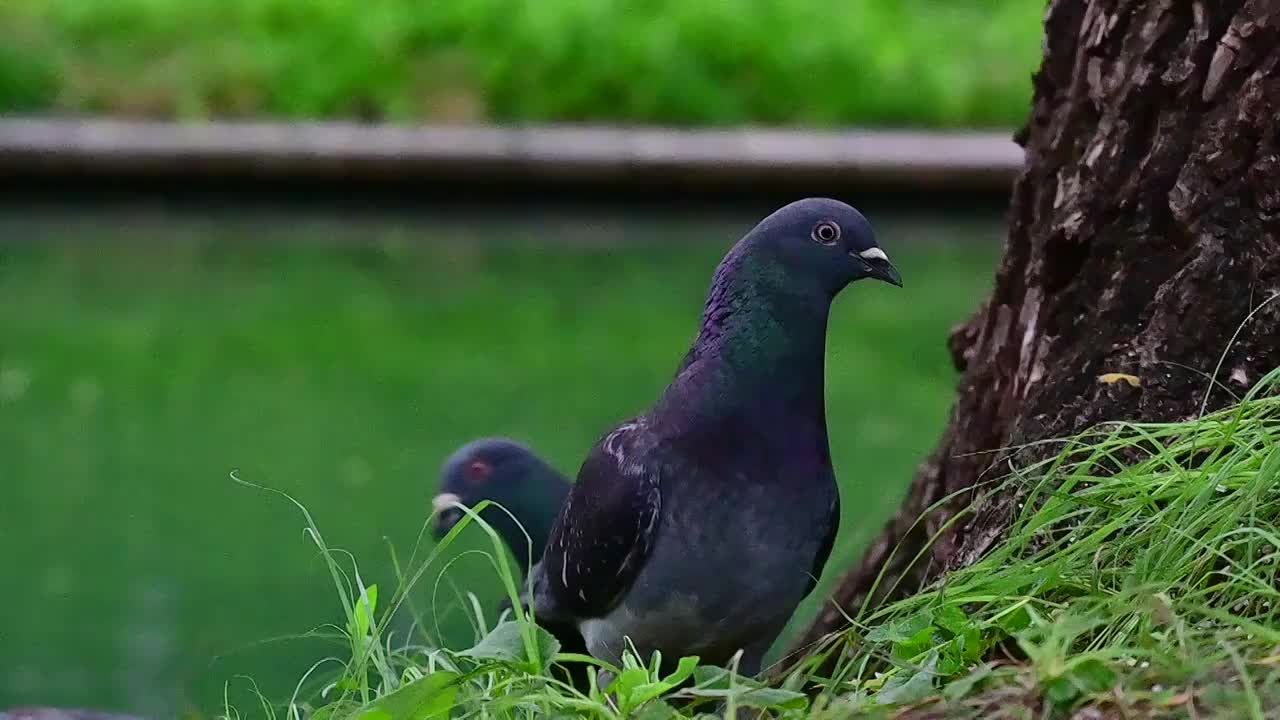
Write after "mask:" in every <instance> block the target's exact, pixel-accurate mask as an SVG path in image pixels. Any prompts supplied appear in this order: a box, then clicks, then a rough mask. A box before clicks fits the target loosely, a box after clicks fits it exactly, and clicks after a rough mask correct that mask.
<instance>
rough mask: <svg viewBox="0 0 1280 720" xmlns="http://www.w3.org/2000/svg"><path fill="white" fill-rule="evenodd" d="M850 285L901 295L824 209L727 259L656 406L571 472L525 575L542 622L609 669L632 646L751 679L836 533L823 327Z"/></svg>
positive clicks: (865, 226)
mask: <svg viewBox="0 0 1280 720" xmlns="http://www.w3.org/2000/svg"><path fill="white" fill-rule="evenodd" d="M863 278H873V279H876V280H881V281H884V282H887V283H890V284H893V285H896V286H898V287H901V286H902V277H901V275H900V274H899V273H898V270H897V268H895V267H894V266H893V264H892V263H890V262H889V258H888V257H887V256H886V255H885V252H884V251H883V250H882V249H881V248H880V247H879V246H878V245H877V244H876V240H875V235H874V232H873V231H872V228H871V225H870V223H869V222H868V221H867V219H866V218H865V217H863V215H862V214H861V213H860V212H858V211H857V210H856V209H854V208H853V207H850V206H849V205H846V204H845V203H842V202H839V201H836V200H831V199H824V198H810V199H806V200H800V201H797V202H794V203H791V204H790V205H787V206H785V207H783V208H781V209H779V210H777V211H776V212H774V213H773V214H772V215H770V216H768V217H767V218H765V219H764V220H762V221H761V222H760V223H759V224H758V225H756V226H755V227H754V228H753V229H752V230H751V231H750V232H748V233H747V234H746V235H745V236H744V237H743V238H742V239H741V240H739V241H738V242H737V244H735V245H734V246H733V248H732V249H731V250H730V251H729V252H728V254H727V255H726V256H725V257H724V259H723V260H722V261H721V263H720V265H719V267H718V268H717V269H716V272H715V277H714V279H713V282H712V285H711V289H710V292H709V293H708V296H707V300H706V305H705V309H704V311H703V315H702V325H701V329H700V330H699V332H698V335H697V338H696V339H695V340H694V343H693V346H692V347H691V348H690V349H689V351H688V352H687V353H686V354H685V356H684V359H683V361H682V362H681V363H680V365H679V367H678V369H677V372H676V375H675V377H674V378H673V379H672V381H671V382H670V384H669V385H668V386H667V388H666V390H665V391H664V392H663V393H662V394H661V396H660V397H659V398H658V400H657V402H656V403H655V404H654V405H653V406H652V407H651V408H650V409H649V410H648V412H646V413H644V414H642V415H639V416H637V417H634V418H632V419H630V420H627V421H626V422H624V423H622V424H621V425H619V426H618V427H617V428H615V429H614V430H612V431H611V432H609V433H607V434H606V435H604V436H603V437H602V438H601V439H600V441H599V442H598V443H597V444H596V445H595V446H594V447H593V448H592V449H591V451H590V452H589V453H588V455H587V457H586V460H585V461H583V463H582V466H581V469H580V470H579V472H578V480H577V482H576V483H575V484H574V485H573V487H572V489H571V490H570V491H569V495H568V497H567V498H566V499H565V502H564V504H563V505H562V506H561V508H560V512H559V515H558V516H557V518H556V521H555V524H554V526H553V527H552V529H551V534H550V537H549V539H548V541H547V544H546V548H545V550H544V552H543V556H542V560H541V562H540V563H539V564H538V566H537V567H536V568H535V569H534V577H533V582H532V594H533V606H534V608H535V610H536V612H537V614H538V616H539V617H544V618H553V619H555V620H556V621H559V622H565V623H573V624H575V625H576V626H577V627H578V629H579V630H580V631H581V633H582V636H583V638H584V640H585V641H586V645H587V648H588V650H589V651H590V653H591V654H592V655H593V656H594V657H596V658H597V659H600V660H603V661H606V662H610V663H613V664H615V665H617V664H618V663H619V662H620V660H621V657H622V655H623V652H624V649H625V648H626V647H627V643H628V641H629V642H630V643H632V644H633V645H634V648H635V650H636V651H637V652H638V653H639V656H640V658H641V660H642V661H647V660H648V658H649V657H650V656H651V654H652V653H653V652H654V651H660V652H661V653H662V656H663V661H664V663H671V662H673V661H674V660H676V659H679V658H681V657H685V656H697V657H698V658H699V659H700V660H701V661H702V662H703V663H708V664H712V665H717V666H720V667H735V668H736V670H737V672H738V673H739V674H741V675H745V676H755V675H757V674H759V672H760V670H761V664H762V662H763V658H764V655H765V653H766V651H767V650H768V649H769V647H770V646H771V645H772V644H773V643H774V641H775V640H776V639H777V637H778V635H779V634H780V633H781V632H782V629H783V626H784V625H785V624H786V623H787V621H788V620H789V618H790V617H791V614H792V613H793V612H794V611H795V608H796V606H797V605H798V604H799V603H800V601H801V600H802V599H803V598H804V597H805V596H806V595H808V594H809V593H810V592H811V591H812V590H813V588H814V586H815V585H816V584H817V578H818V576H819V575H821V573H822V569H823V566H824V565H825V564H826V561H827V558H828V556H829V555H830V553H831V547H832V544H833V543H834V541H835V536H836V531H837V529H838V526H839V517H840V496H839V491H838V488H837V485H836V479H835V473H834V470H833V468H832V466H831V452H830V447H829V444H828V439H827V427H826V409H825V400H824V390H825V388H824V364H825V354H826V334H827V320H828V316H829V314H830V310H831V303H832V301H833V300H834V299H835V297H836V295H837V294H838V293H840V291H841V290H843V289H844V288H845V287H846V286H847V285H848V284H849V283H851V282H853V281H856V280H860V279H863ZM739 653H740V654H739ZM735 657H736V661H737V664H736V666H734V665H732V663H733V661H734V660H735ZM601 681H602V682H607V681H608V678H607V674H602V675H601Z"/></svg>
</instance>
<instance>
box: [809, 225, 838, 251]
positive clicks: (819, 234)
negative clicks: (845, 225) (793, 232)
mask: <svg viewBox="0 0 1280 720" xmlns="http://www.w3.org/2000/svg"><path fill="white" fill-rule="evenodd" d="M839 239H840V226H839V225H837V224H835V223H833V222H831V221H830V220H823V221H822V222H820V223H818V224H817V225H814V226H813V241H814V242H816V243H821V244H823V245H834V244H835V242H836V241H837V240H839Z"/></svg>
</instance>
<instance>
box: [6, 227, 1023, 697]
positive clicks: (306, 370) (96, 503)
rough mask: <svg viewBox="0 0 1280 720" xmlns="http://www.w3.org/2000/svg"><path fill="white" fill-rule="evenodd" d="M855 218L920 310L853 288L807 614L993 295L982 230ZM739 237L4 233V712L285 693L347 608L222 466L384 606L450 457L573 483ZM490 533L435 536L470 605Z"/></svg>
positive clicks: (837, 324) (855, 539)
mask: <svg viewBox="0 0 1280 720" xmlns="http://www.w3.org/2000/svg"><path fill="white" fill-rule="evenodd" d="M868 212H869V214H870V217H871V218H872V220H873V221H874V222H876V224H877V228H878V230H879V231H880V234H881V237H882V239H883V242H884V243H885V246H886V248H888V249H889V250H890V252H891V253H892V255H893V257H894V260H895V262H896V263H897V264H898V265H899V267H900V268H901V269H902V271H903V274H904V275H905V276H906V278H907V283H908V289H907V290H902V291H899V290H897V289H895V288H890V287H888V286H884V285H877V286H870V285H868V286H859V287H856V288H854V289H852V290H851V291H850V292H849V293H847V294H846V295H845V296H844V297H842V298H841V299H840V301H839V302H838V303H837V307H836V308H835V311H834V314H833V318H832V325H831V333H830V346H829V353H828V404H827V406H828V413H829V416H830V417H829V424H830V428H831V436H832V438H833V453H834V461H835V465H836V468H837V474H838V477H839V478H840V481H841V488H842V492H843V493H844V497H845V498H846V501H847V502H846V503H845V506H844V507H845V513H846V514H845V515H844V517H843V519H842V524H841V534H840V537H839V541H838V543H837V547H836V549H835V552H834V554H833V559H832V567H833V568H835V569H836V571H835V572H833V573H828V575H827V577H824V578H823V581H822V582H823V585H822V586H821V587H822V589H823V590H824V591H826V590H829V589H830V586H831V583H832V582H833V581H834V580H835V576H836V575H838V568H840V567H842V566H844V565H847V564H848V563H849V562H851V560H852V558H853V557H854V556H856V554H857V553H858V552H859V549H860V547H861V546H862V544H863V543H864V542H865V541H866V540H867V539H868V538H869V537H871V536H872V535H873V534H874V533H875V532H876V531H877V530H878V528H879V526H880V523H881V522H882V521H883V519H884V518H885V517H886V515H887V513H889V512H891V511H892V509H893V507H894V506H895V505H896V504H897V502H898V500H899V499H900V497H901V493H902V492H903V491H904V490H905V483H906V482H907V481H908V480H909V478H910V477H911V474H912V471H913V468H914V466H915V464H916V463H917V462H918V459H919V458H920V457H922V456H923V455H924V454H925V453H926V452H928V450H929V449H930V447H931V446H932V443H933V442H934V438H935V437H936V434H937V432H938V431H940V430H941V428H942V426H943V423H944V422H945V418H946V411H947V405H948V399H949V397H950V394H951V392H952V388H953V384H954V371H953V369H952V368H951V366H950V363H949V360H948V359H947V357H946V351H945V348H944V345H943V343H942V338H944V337H945V334H946V332H947V331H948V329H949V327H950V326H951V325H952V324H954V323H956V322H958V321H960V320H962V319H964V318H965V316H966V315H967V314H968V313H969V312H970V311H971V310H972V308H973V307H975V306H976V304H977V302H978V300H979V299H980V298H981V297H982V296H983V295H984V294H985V291H986V286H987V284H988V283H989V281H990V277H991V267H992V266H993V263H994V260H995V257H996V256H997V253H998V247H997V246H996V245H995V244H994V242H992V241H994V240H995V239H996V238H998V237H999V234H1000V232H1001V226H1000V222H999V219H998V217H993V218H991V219H990V220H989V221H983V222H981V223H977V224H975V225H967V224H966V223H965V222H964V221H962V220H960V219H956V218H948V219H947V221H946V222H942V223H920V222H918V221H916V220H914V219H911V220H908V219H904V218H903V217H902V216H900V215H894V214H892V213H890V214H888V215H887V216H886V215H885V214H884V213H881V212H876V211H875V210H874V209H871V210H869V211H868ZM755 216H756V211H755V210H754V209H749V210H745V211H741V212H737V211H735V212H734V213H728V214H726V215H725V216H712V217H711V218H710V219H707V218H705V217H703V218H702V219H695V220H687V219H680V218H678V217H668V218H665V219H651V218H648V217H637V218H631V219H626V218H623V219H619V218H616V217H612V216H606V217H601V216H599V215H594V214H587V215H583V216H573V217H570V218H567V219H565V218H560V217H558V216H553V217H541V218H539V217H534V218H530V217H527V216H525V215H521V216H518V217H508V218H504V217H502V216H501V213H495V212H487V213H485V214H483V215H477V214H474V213H467V214H466V216H465V218H463V219H462V220H451V219H449V218H447V217H434V218H429V219H427V220H424V221H419V220H416V219H409V220H406V219H402V218H378V219H374V220H370V221H355V222H331V221H327V220H324V219H323V218H322V217H319V218H318V215H317V214H307V215H303V216H294V215H287V216H283V217H276V216H270V215H262V214H252V213H249V214H243V213H241V214H237V215H236V216H235V217H234V218H233V217H228V216H221V217H219V216H213V217H212V218H210V217H209V216H207V215H205V214H203V213H201V214H191V215H178V216H173V215H167V214H166V213H164V212H163V211H159V210H153V209H147V210H144V211H142V212H140V213H137V212H135V213H123V212H121V213H107V214H93V213H90V214H86V215H82V216H81V215H76V214H74V213H70V212H68V210H67V209H66V208H61V209H59V211H58V214H57V215H56V216H53V217H48V218H44V217H42V216H41V213H40V211H39V210H38V209H36V208H23V209H22V210H21V212H20V214H19V215H3V214H0V238H3V239H4V241H5V242H3V243H0V247H2V249H0V328H2V329H3V333H2V334H3V341H2V342H0V471H2V472H3V475H4V482H3V486H4V490H3V495H4V499H3V501H0V538H2V539H3V542H4V544H5V547H6V553H7V557H8V558H9V560H8V561H7V564H6V577H9V578H12V579H13V585H12V587H14V588H20V589H18V590H15V591H14V592H11V593H8V594H7V595H6V598H5V608H6V612H5V613H3V614H0V647H4V648H5V652H4V654H3V657H0V707H6V706H15V705H23V704H30V703H54V704H59V705H63V706H86V705H87V706H92V707H98V708H102V709H119V710H129V711H132V712H135V713H138V714H141V715H144V716H149V717H172V716H174V715H175V714H177V713H178V712H179V711H181V710H183V709H195V710H208V709H210V708H214V707H219V706H220V705H221V696H222V682H223V681H224V680H225V679H226V678H228V677H232V676H235V675H241V674H243V675H248V676H251V677H253V678H254V679H255V681H256V682H258V683H259V685H260V686H261V689H262V691H263V693H264V694H266V695H267V696H268V697H271V698H273V699H275V698H281V697H286V698H287V697H288V695H289V691H290V689H291V688H292V687H293V684H294V682H295V680H296V677H297V676H298V675H299V674H301V673H302V672H303V671H304V670H305V669H306V668H307V667H308V666H309V665H310V664H311V662H313V660H314V659H315V658H316V657H318V656H320V655H321V654H322V653H324V652H326V651H327V650H326V646H325V645H324V643H323V642H322V641H320V640H318V639H308V640H300V641H290V642H273V641H271V640H272V639H273V638H280V637H284V636H291V635H295V634H297V633H299V632H303V631H305V630H307V629H309V628H312V627H316V626H319V625H322V624H324V623H326V622H329V621H331V620H332V618H333V617H335V615H336V613H337V612H339V611H340V604H339V603H338V601H337V600H336V599H335V598H334V597H333V596H332V594H331V593H327V592H324V591H323V586H322V582H321V581H322V580H323V578H324V577H326V576H327V571H326V569H325V565H324V564H323V562H322V561H321V560H320V559H318V558H317V556H316V553H315V552H314V549H311V548H308V546H306V545H305V544H303V543H300V542H298V534H297V531H298V523H297V522H296V517H295V515H294V514H293V511H292V510H291V509H290V508H289V507H287V506H283V505H278V504H275V503H264V502H263V501H262V498H260V497H258V496H256V495H254V494H253V493H248V492H245V491H244V490H243V489H242V488H240V487H238V486H236V485H235V484H234V483H232V482H230V481H229V480H228V479H227V477H228V473H229V472H230V471H231V470H233V469H237V470H239V473H240V477H242V478H243V479H245V480H248V481H252V482H257V483H261V484H265V485H270V486H272V487H276V488H280V489H282V490H285V491H287V492H289V493H290V494H292V495H294V496H296V497H298V498H299V499H301V500H303V501H304V502H305V503H306V504H307V506H308V508H310V510H311V512H312V513H314V515H315V517H316V519H317V521H318V523H319V524H320V525H321V526H322V527H323V528H324V530H325V533H326V536H328V537H329V538H331V539H332V541H333V542H334V543H335V544H340V545H341V546H342V547H344V548H346V549H347V550H349V551H350V552H352V553H353V554H354V555H355V556H356V557H359V558H361V559H362V561H363V563H362V570H363V573H364V578H365V580H366V582H368V583H370V584H377V585H379V586H380V587H381V588H383V589H384V591H385V592H384V596H383V598H382V600H381V601H380V604H381V606H382V607H383V608H384V609H385V608H386V607H387V606H388V602H389V600H388V598H389V597H390V594H391V593H390V590H391V589H392V588H394V587H396V586H397V582H396V573H395V568H394V566H393V564H392V562H391V561H390V559H389V556H388V551H387V547H388V545H390V546H391V547H394V548H397V549H399V550H402V551H403V550H404V549H405V548H408V547H411V546H412V544H413V542H414V540H415V538H416V536H417V532H418V528H419V527H420V526H421V524H422V521H423V518H424V517H425V515H426V514H427V513H428V512H429V502H430V498H431V496H432V495H433V494H434V491H435V489H436V483H437V482H438V479H437V472H438V468H439V465H440V463H441V462H442V461H443V459H444V457H445V456H446V455H447V454H448V453H449V452H450V451H451V450H453V449H454V448H456V447H457V446H458V445H460V444H461V443H463V442H465V441H467V440H469V439H472V438H474V437H476V436H479V435H488V434H501V435H509V436H513V437H516V438H519V439H522V440H524V441H527V442H528V443H530V444H531V445H532V446H534V447H536V448H537V449H538V450H539V451H540V452H542V453H543V454H544V455H545V456H546V457H547V458H549V459H550V461H551V462H552V463H554V464H555V465H556V466H557V467H560V468H562V469H564V470H565V471H567V472H572V471H573V470H574V469H575V466H576V464H577V463H579V462H580V461H581V457H582V453H583V452H584V449H585V448H587V447H589V446H590V444H591V443H592V442H594V441H595V440H596V439H597V437H598V434H599V433H600V431H601V428H605V427H608V426H610V425H611V424H613V423H616V422H617V421H618V420H619V419H621V418H624V417H627V416H628V414H629V413H634V412H635V411H636V410H638V409H640V408H643V407H645V406H646V405H647V404H648V403H650V402H652V399H653V397H655V396H656V394H657V393H658V392H659V391H660V389H661V388H662V387H663V386H664V385H665V383H666V382H667V380H668V379H669V377H670V373H671V372H672V371H673V368H674V365H675V363H676V362H677V361H678V358H679V355H680V352H681V351H682V349H683V348H684V347H686V346H687V344H688V342H689V341H690V340H691V339H692V336H693V333H694V331H695V329H696V323H697V315H698V312H699V309H700V307H701V303H702V300H703V296H704V293H705V292H706V288H707V284H708V282H709V278H710V275H711V271H712V268H713V267H714V266H715V263H716V262H717V260H718V258H719V257H720V255H721V253H722V252H723V251H724V248H725V247H726V246H727V243H728V242H729V240H730V238H732V237H734V236H735V235H736V234H738V233H740V232H741V231H742V230H743V229H745V227H747V226H748V225H749V224H750V222H752V220H753V219H754V217H755ZM637 338H642V339H643V341H642V342H638V341H637ZM869 377H872V378H875V382H872V383H869V382H867V378H869ZM886 396H891V397H893V398H894V399H893V402H891V403H886V402H884V401H883V398H884V397H886ZM481 540H482V536H479V534H478V533H474V532H471V533H464V534H463V535H462V536H460V537H459V538H457V539H456V540H455V542H454V543H453V545H452V546H451V550H452V551H455V552H456V554H457V555H459V556H460V557H456V556H455V555H453V554H451V555H450V557H449V558H448V560H449V561H450V562H452V563H453V564H452V566H451V571H450V573H449V577H450V579H451V580H452V582H454V583H456V584H457V585H458V586H460V587H466V588H468V589H471V590H474V591H475V592H476V594H477V595H478V597H479V598H480V601H481V603H482V606H483V607H484V608H485V609H486V610H487V609H490V608H492V607H493V602H494V601H495V599H496V597H497V596H498V595H499V594H500V593H501V592H502V588H501V584H500V582H499V581H498V580H497V579H496V577H495V575H494V573H493V571H492V570H491V568H490V566H489V564H488V562H487V561H485V560H484V559H483V558H480V557H479V556H477V555H476V554H475V553H474V552H471V551H474V550H477V549H483V548H484V547H485V546H484V544H483V543H482V541H481ZM423 592H424V593H425V595H426V597H416V598H415V599H414V601H415V603H416V604H417V605H418V607H419V608H420V609H421V610H422V611H423V612H431V613H434V614H437V615H438V616H439V622H440V625H441V633H442V635H443V640H444V641H445V644H447V645H448V646H449V647H467V646H469V645H470V644H471V643H472V642H474V631H473V629H472V625H471V621H470V620H469V619H468V618H469V616H471V615H472V614H473V613H471V612H470V610H469V608H470V606H469V604H468V603H461V602H459V601H458V600H457V599H456V598H455V596H454V595H453V594H452V593H451V592H447V591H445V590H442V592H441V593H440V594H439V595H438V597H436V598H435V599H436V600H438V603H435V602H433V598H432V593H431V589H430V587H429V586H428V587H425V588H423ZM815 602H816V601H815ZM813 612H815V605H814V603H809V604H807V605H806V606H805V607H804V608H803V609H802V611H801V613H800V614H799V615H798V617H797V620H796V623H797V625H803V623H804V622H805V621H806V619H807V617H809V616H811V615H812V614H813ZM490 620H491V619H490ZM397 630H398V631H402V630H403V629H402V628H397ZM397 636H398V637H403V635H402V634H398V635H397ZM241 689H242V686H240V685H236V686H234V689H233V694H234V692H238V691H239V690H241ZM233 699H234V698H233ZM237 704H241V703H240V702H239V701H237Z"/></svg>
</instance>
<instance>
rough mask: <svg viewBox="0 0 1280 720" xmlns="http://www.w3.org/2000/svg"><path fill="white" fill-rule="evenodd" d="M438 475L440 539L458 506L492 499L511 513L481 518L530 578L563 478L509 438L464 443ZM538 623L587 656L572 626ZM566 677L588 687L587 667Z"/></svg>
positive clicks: (491, 511) (435, 506) (492, 511)
mask: <svg viewBox="0 0 1280 720" xmlns="http://www.w3.org/2000/svg"><path fill="white" fill-rule="evenodd" d="M440 474H441V482H440V493H439V494H438V495H436V496H435V498H433V499H432V501H431V506H432V510H433V511H434V512H435V524H434V525H433V526H432V534H433V535H434V536H435V538H436V540H440V539H442V538H443V537H444V536H445V535H447V534H449V531H450V530H452V529H453V528H454V526H456V525H457V524H458V522H459V521H461V520H462V518H463V513H462V510H460V509H458V507H457V506H456V505H463V506H466V507H469V508H474V507H475V506H476V505H479V504H480V503H481V502H483V501H485V500H490V501H492V502H494V503H497V504H499V505H501V506H502V508H505V509H506V511H507V512H504V511H503V509H502V508H496V507H490V508H487V509H485V510H484V511H482V512H481V514H480V516H481V517H482V518H483V519H484V521H485V522H487V523H489V525H490V526H491V527H493V528H494V530H495V531H496V532H497V533H498V535H499V536H500V537H501V538H502V540H503V542H505V543H506V544H507V547H508V548H510V549H511V552H512V554H513V555H515V556H516V558H518V560H519V562H520V566H521V570H522V572H524V573H525V574H526V575H527V574H528V573H529V568H528V564H529V558H530V556H531V555H532V557H533V560H534V562H537V561H538V559H539V558H541V557H542V552H543V548H544V547H545V545H546V543H547V536H548V535H549V534H550V533H551V525H552V523H554V522H555V519H556V513H557V512H559V510H560V504H561V503H562V502H564V498H565V496H566V495H568V494H569V481H568V480H567V479H566V478H565V477H564V475H561V474H560V473H559V472H557V471H556V470H555V469H554V468H552V467H551V466H550V465H549V464H547V462H546V461H544V460H543V459H542V458H540V457H538V456H537V454H535V453H534V452H533V451H532V450H530V449H529V448H527V447H525V446H524V445H521V444H520V443H518V442H515V441H514V440H508V439H506V438H482V439H480V440H473V441H472V442H469V443H467V444H466V445H463V446H462V447H461V448H458V450H456V451H455V452H454V453H453V455H451V456H449V459H448V460H446V461H445V463H444V468H443V469H442V470H441V473H440ZM508 512H509V513H510V515H509V514H507V513H508ZM512 516H514V519H513V517H512ZM522 528H523V529H522ZM526 533H527V536H526ZM526 600H527V598H523V597H522V598H521V602H522V604H527V602H526ZM509 607H510V601H509V600H508V599H506V598H504V599H503V602H502V606H501V609H506V608H509ZM539 624H540V625H542V626H543V627H544V628H546V629H547V631H548V632H550V633H551V634H552V635H554V636H555V638H556V640H558V641H559V642H560V651H561V652H565V653H576V654H580V655H582V654H586V652H587V647H586V644H585V643H584V642H583V639H582V635H581V634H580V633H579V632H578V628H577V627H576V626H575V625H574V624H573V623H565V622H555V621H544V620H542V619H541V618H539ZM562 679H564V680H566V681H568V682H569V683H571V684H572V685H574V687H577V688H578V689H579V690H583V691H585V690H586V688H587V687H588V686H589V683H590V679H589V673H588V668H587V666H586V665H576V666H572V667H569V668H566V672H565V674H564V675H563V676H562Z"/></svg>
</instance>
